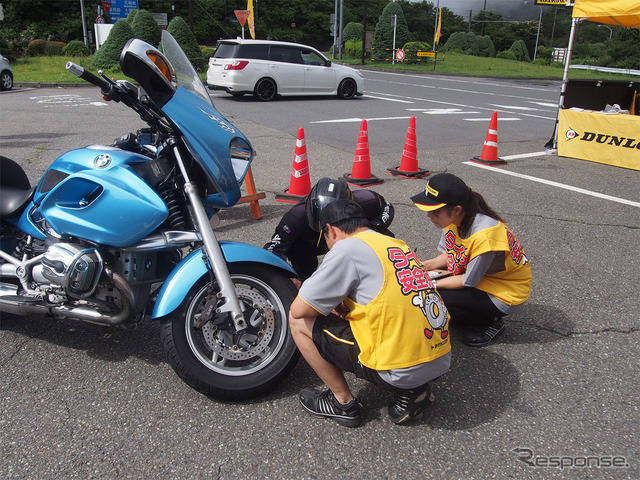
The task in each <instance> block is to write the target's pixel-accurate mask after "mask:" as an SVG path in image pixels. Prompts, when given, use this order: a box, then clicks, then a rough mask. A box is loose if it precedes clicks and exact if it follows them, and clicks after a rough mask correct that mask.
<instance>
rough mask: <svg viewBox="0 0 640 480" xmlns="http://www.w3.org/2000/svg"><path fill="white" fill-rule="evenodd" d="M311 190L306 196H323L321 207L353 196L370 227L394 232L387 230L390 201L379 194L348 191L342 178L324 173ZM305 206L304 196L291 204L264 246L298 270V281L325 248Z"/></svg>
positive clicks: (310, 270)
mask: <svg viewBox="0 0 640 480" xmlns="http://www.w3.org/2000/svg"><path fill="white" fill-rule="evenodd" d="M314 190H315V192H320V195H311V193H312V192H314ZM312 192H310V195H309V196H312V197H314V198H320V199H324V200H321V201H323V202H324V205H321V207H324V206H326V204H327V203H331V202H332V201H334V200H337V199H339V198H347V199H352V200H354V201H355V202H356V203H358V204H359V205H360V206H361V207H362V210H363V211H364V214H365V216H366V217H367V219H368V221H369V227H370V228H371V229H372V230H375V231H377V232H380V233H382V234H384V235H389V236H391V237H393V236H394V235H393V234H392V233H391V231H390V230H389V225H391V222H392V221H393V216H394V209H393V205H392V204H391V203H389V202H388V201H386V200H385V199H384V197H383V196H382V195H380V194H378V193H376V192H373V191H371V190H357V191H354V192H351V190H350V189H349V186H348V185H347V183H346V182H345V181H344V180H343V179H338V180H334V179H330V178H326V177H325V178H321V179H320V180H319V181H318V183H317V184H316V185H315V186H314V187H313V189H312ZM322 193H324V194H325V195H322ZM307 210H308V206H307V201H306V200H305V201H304V202H300V203H297V204H296V205H294V206H293V207H292V208H291V209H290V210H289V211H288V212H287V213H285V214H284V216H283V217H282V219H281V220H280V223H279V224H278V226H277V227H276V230H275V232H274V234H273V236H272V237H271V241H269V243H267V244H266V245H265V246H264V248H265V249H266V250H269V251H270V252H273V253H275V254H276V255H278V256H279V257H281V258H283V259H285V260H288V261H289V262H290V263H291V266H292V267H293V268H294V269H295V270H296V272H297V273H298V276H299V278H300V281H304V280H306V279H307V278H309V277H310V276H311V274H312V273H313V272H315V271H316V269H317V268H318V256H319V255H324V254H326V253H327V252H328V251H329V249H328V248H327V244H326V242H325V240H324V238H321V239H320V242H319V243H318V230H316V229H315V228H312V227H311V225H310V224H309V220H308V215H307Z"/></svg>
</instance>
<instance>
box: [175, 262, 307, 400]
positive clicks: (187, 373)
mask: <svg viewBox="0 0 640 480" xmlns="http://www.w3.org/2000/svg"><path fill="white" fill-rule="evenodd" d="M229 273H230V274H231V278H232V280H233V283H234V285H235V286H236V292H237V293H238V299H239V301H240V304H241V306H242V308H243V310H245V311H246V310H247V309H250V310H249V312H248V315H245V318H246V319H247V321H248V323H249V325H248V327H247V329H246V330H244V331H242V332H239V333H238V332H236V331H235V327H234V325H233V323H232V321H231V319H230V315H228V314H218V315H214V316H213V317H212V318H211V319H210V320H208V321H204V320H203V319H202V314H203V311H205V310H207V309H211V308H212V307H213V308H215V305H216V304H217V302H218V299H217V297H216V293H217V292H218V289H217V288H216V286H215V285H214V286H213V289H210V288H209V283H210V282H209V280H210V279H209V277H208V276H205V277H203V278H202V279H201V280H200V281H199V282H198V283H197V284H196V285H195V287H194V288H193V289H192V290H191V292H190V294H189V296H188V297H187V298H186V299H185V300H184V302H183V303H182V305H181V308H180V309H179V311H178V313H176V314H175V315H174V317H173V318H172V320H171V321H169V322H166V323H165V324H164V325H163V327H162V340H163V345H164V350H165V354H166V356H167V361H168V362H169V364H170V365H171V366H172V367H173V369H174V370H175V372H176V373H177V374H178V376H179V377H180V378H182V380H184V381H185V382H186V383H187V384H189V385H190V386H191V387H193V388H194V389H196V390H198V391H199V392H201V393H204V394H205V395H209V396H211V397H214V398H218V399H222V400H244V399H249V398H253V397H256V396H258V395H261V394H263V393H265V392H267V391H268V390H270V389H271V388H273V387H274V386H275V385H276V384H278V383H279V382H280V381H281V380H282V379H283V378H284V377H285V376H286V375H287V374H288V373H289V372H290V371H291V370H292V369H293V367H294V366H295V364H296V362H297V361H298V358H299V356H300V353H299V352H298V349H297V348H296V345H295V343H294V341H293V338H292V337H291V334H290V332H289V308H290V307H291V303H292V302H293V299H294V298H295V296H296V294H297V291H296V288H295V286H294V285H293V282H291V280H290V279H289V277H287V276H286V275H285V274H283V273H280V272H278V271H276V270H275V269H272V268H269V267H267V266H264V265H260V264H248V263H244V264H232V265H229Z"/></svg>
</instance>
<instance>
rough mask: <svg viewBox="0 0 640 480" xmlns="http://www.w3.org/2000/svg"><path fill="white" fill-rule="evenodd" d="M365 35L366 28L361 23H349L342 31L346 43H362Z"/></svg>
mask: <svg viewBox="0 0 640 480" xmlns="http://www.w3.org/2000/svg"><path fill="white" fill-rule="evenodd" d="M363 33H364V27H363V26H362V24H361V23H356V22H349V23H347V26H346V27H344V29H343V30H342V38H343V40H344V41H345V43H346V42H348V41H349V40H360V41H361V42H362V34H363Z"/></svg>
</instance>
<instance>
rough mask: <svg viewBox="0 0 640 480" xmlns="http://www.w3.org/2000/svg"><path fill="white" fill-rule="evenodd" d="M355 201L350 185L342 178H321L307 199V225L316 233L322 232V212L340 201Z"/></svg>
mask: <svg viewBox="0 0 640 480" xmlns="http://www.w3.org/2000/svg"><path fill="white" fill-rule="evenodd" d="M343 198H344V199H348V200H353V195H352V193H351V190H350V189H349V185H347V182H346V181H345V180H343V179H342V178H339V179H337V180H335V179H333V178H327V177H324V178H321V179H320V180H318V183H316V184H315V185H314V186H313V188H312V189H311V191H310V192H309V196H308V197H307V223H308V224H309V226H310V227H311V228H312V229H313V230H315V231H316V232H318V231H320V210H322V209H323V208H324V207H326V206H327V205H329V204H330V203H332V202H335V201H336V200H338V199H343Z"/></svg>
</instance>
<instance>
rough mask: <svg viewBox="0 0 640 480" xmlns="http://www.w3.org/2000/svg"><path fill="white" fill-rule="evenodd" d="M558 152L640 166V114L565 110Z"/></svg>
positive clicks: (586, 158) (563, 111) (635, 166)
mask: <svg viewBox="0 0 640 480" xmlns="http://www.w3.org/2000/svg"><path fill="white" fill-rule="evenodd" d="M558 155H560V156H561V157H573V158H579V159H582V160H590V161H592V162H598V163H606V164H607V165H615V166H616V167H623V168H631V169H633V170H640V116H637V115H607V114H604V113H597V112H596V113H592V112H576V111H573V110H562V111H560V121H559V124H558Z"/></svg>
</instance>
